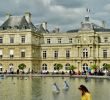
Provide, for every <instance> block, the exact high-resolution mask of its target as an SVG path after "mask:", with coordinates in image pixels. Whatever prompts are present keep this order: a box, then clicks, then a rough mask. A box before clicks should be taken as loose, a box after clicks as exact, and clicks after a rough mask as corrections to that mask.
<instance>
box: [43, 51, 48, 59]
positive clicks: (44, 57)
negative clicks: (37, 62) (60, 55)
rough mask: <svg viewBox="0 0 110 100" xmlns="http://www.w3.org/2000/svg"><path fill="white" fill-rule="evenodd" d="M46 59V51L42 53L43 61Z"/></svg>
mask: <svg viewBox="0 0 110 100" xmlns="http://www.w3.org/2000/svg"><path fill="white" fill-rule="evenodd" d="M46 58H47V51H43V59H46Z"/></svg>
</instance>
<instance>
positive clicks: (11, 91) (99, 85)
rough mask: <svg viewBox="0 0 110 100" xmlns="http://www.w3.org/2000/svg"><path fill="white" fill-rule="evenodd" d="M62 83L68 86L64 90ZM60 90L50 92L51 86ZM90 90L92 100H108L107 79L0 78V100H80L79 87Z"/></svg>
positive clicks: (109, 90)
mask: <svg viewBox="0 0 110 100" xmlns="http://www.w3.org/2000/svg"><path fill="white" fill-rule="evenodd" d="M64 81H66V82H67V83H68V85H69V89H68V90H64V89H63V88H64V85H63V84H64ZM53 83H56V84H57V85H58V87H59V88H60V92H59V93H58V94H56V93H53V92H52V85H53ZM81 84H84V85H86V87H87V88H88V89H89V90H90V92H91V94H92V96H93V100H108V98H110V95H109V94H110V86H109V84H110V80H109V79H89V81H88V82H86V81H85V79H83V78H66V77H54V78H53V77H33V78H32V77H31V78H30V77H8V78H5V79H1V78H0V100H80V96H81V94H80V91H79V90H78V87H79V85H81Z"/></svg>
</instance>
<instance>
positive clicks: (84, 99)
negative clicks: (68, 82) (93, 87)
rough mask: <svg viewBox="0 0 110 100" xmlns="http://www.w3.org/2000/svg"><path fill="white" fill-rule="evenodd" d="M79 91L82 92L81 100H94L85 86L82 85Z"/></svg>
mask: <svg viewBox="0 0 110 100" xmlns="http://www.w3.org/2000/svg"><path fill="white" fill-rule="evenodd" d="M78 89H79V90H80V91H81V95H82V96H81V100H92V96H91V94H90V92H89V91H88V89H87V88H86V87H85V86H84V85H80V87H79V88H78Z"/></svg>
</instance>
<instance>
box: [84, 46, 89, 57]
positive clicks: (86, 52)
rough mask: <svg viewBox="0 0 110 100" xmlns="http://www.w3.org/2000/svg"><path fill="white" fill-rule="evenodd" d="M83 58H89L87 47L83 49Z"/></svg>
mask: <svg viewBox="0 0 110 100" xmlns="http://www.w3.org/2000/svg"><path fill="white" fill-rule="evenodd" d="M83 58H88V50H87V49H86V48H84V49H83Z"/></svg>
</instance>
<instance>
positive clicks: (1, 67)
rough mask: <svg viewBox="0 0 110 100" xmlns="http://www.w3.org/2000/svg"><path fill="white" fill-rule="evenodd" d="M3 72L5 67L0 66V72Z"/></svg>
mask: <svg viewBox="0 0 110 100" xmlns="http://www.w3.org/2000/svg"><path fill="white" fill-rule="evenodd" d="M1 71H3V66H2V64H0V72H1Z"/></svg>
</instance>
